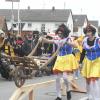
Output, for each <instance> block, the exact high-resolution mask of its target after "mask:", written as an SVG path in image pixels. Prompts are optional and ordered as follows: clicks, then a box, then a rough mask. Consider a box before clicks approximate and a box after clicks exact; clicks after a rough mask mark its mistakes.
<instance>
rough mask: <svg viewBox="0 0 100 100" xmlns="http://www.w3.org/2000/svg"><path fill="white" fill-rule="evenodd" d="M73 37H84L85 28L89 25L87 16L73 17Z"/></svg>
mask: <svg viewBox="0 0 100 100" xmlns="http://www.w3.org/2000/svg"><path fill="white" fill-rule="evenodd" d="M73 23H74V26H73V27H74V29H73V32H74V33H73V35H74V36H81V35H83V36H84V33H83V28H84V27H86V25H87V24H88V19H87V15H73Z"/></svg>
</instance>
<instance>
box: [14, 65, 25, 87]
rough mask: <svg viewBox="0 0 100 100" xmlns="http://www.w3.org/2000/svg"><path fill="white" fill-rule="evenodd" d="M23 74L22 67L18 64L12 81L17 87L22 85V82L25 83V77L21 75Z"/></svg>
mask: <svg viewBox="0 0 100 100" xmlns="http://www.w3.org/2000/svg"><path fill="white" fill-rule="evenodd" d="M23 74H24V72H23V68H22V67H19V66H18V67H17V68H16V69H15V74H14V82H15V85H16V86H17V87H19V88H20V87H21V86H23V84H24V83H25V78H24V77H23Z"/></svg>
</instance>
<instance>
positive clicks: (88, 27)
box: [83, 24, 96, 35]
mask: <svg viewBox="0 0 100 100" xmlns="http://www.w3.org/2000/svg"><path fill="white" fill-rule="evenodd" d="M83 32H84V34H86V33H87V32H92V34H93V35H95V33H96V29H95V27H93V26H92V25H90V24H89V25H87V26H86V28H84V29H83Z"/></svg>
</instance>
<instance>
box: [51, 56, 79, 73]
mask: <svg viewBox="0 0 100 100" xmlns="http://www.w3.org/2000/svg"><path fill="white" fill-rule="evenodd" d="M76 69H78V62H77V60H76V59H75V56H74V55H73V54H69V55H65V56H57V60H56V62H55V65H54V68H53V72H54V73H58V72H73V71H74V70H76Z"/></svg>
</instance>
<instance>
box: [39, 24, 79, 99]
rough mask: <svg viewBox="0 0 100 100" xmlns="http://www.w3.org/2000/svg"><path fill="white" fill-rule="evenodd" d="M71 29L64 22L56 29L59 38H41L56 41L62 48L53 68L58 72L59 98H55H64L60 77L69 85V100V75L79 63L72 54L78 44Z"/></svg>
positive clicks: (68, 94)
mask: <svg viewBox="0 0 100 100" xmlns="http://www.w3.org/2000/svg"><path fill="white" fill-rule="evenodd" d="M69 33H70V30H69V29H68V27H66V26H65V25H64V24H61V25H60V26H59V28H58V29H57V30H56V34H57V35H58V36H59V38H60V39H59V40H47V39H45V38H40V39H39V41H40V42H44V43H52V44H53V43H55V44H56V45H57V47H58V48H60V50H59V53H58V55H57V59H56V62H55V65H54V68H53V72H54V73H55V74H56V76H57V78H56V92H57V98H56V99H55V100H62V98H61V93H60V92H61V91H60V90H61V86H60V85H61V84H60V78H61V77H62V78H63V79H64V82H65V85H66V87H67V100H71V91H70V90H71V88H70V80H69V79H68V76H69V75H70V74H72V73H73V71H74V70H76V69H77V68H78V63H77V61H76V60H75V57H74V55H73V54H72V50H73V47H76V46H77V45H76V44H75V42H73V41H72V40H71V38H70V37H69Z"/></svg>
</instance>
